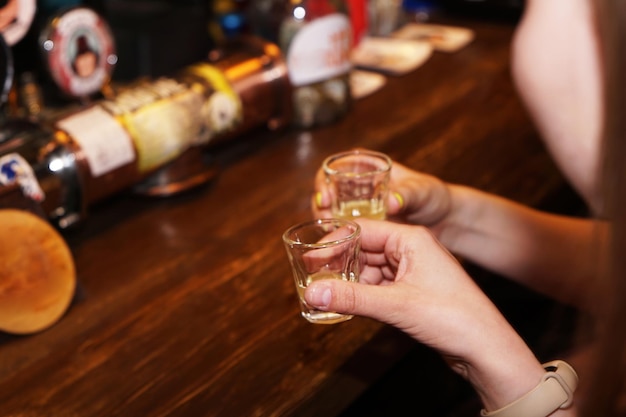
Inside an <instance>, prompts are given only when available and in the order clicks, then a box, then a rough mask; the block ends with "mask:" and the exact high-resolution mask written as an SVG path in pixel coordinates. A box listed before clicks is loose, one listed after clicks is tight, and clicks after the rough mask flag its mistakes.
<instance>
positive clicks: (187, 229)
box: [0, 20, 565, 417]
mask: <svg viewBox="0 0 626 417" xmlns="http://www.w3.org/2000/svg"><path fill="white" fill-rule="evenodd" d="M453 23H455V24H459V25H463V26H465V27H470V28H472V29H474V30H475V33H476V38H475V40H474V41H473V42H472V43H471V44H469V45H468V46H467V47H465V48H463V49H462V50H460V51H458V52H456V53H452V54H450V53H444V52H435V53H434V54H433V56H432V57H431V58H430V60H429V61H427V62H426V63H425V64H424V65H423V66H422V67H420V68H419V69H417V70H416V71H414V72H411V73H410V74H407V75H404V76H400V77H389V78H388V80H387V84H386V86H385V87H384V88H383V89H381V90H380V91H378V92H376V93H375V94H373V95H371V96H368V97H365V98H363V99H361V100H358V101H356V102H355V103H354V106H353V109H352V111H351V112H350V114H349V115H348V116H347V117H345V118H344V119H342V120H341V121H339V122H337V123H335V124H333V125H331V126H328V127H323V128H319V129H315V130H311V131H297V130H294V129H289V130H285V131H281V132H268V131H265V130H260V131H255V132H252V133H249V134H246V135H243V136H242V137H241V138H237V139H234V140H232V141H230V142H229V143H225V144H223V145H221V146H219V147H217V148H215V149H212V150H209V151H208V152H207V153H208V156H209V157H211V158H212V159H213V161H214V162H215V163H216V164H217V166H218V167H219V175H218V176H216V177H215V179H214V180H213V181H212V182H211V183H210V184H208V185H207V186H203V187H201V188H199V189H195V190H193V191H191V192H187V193H185V194H182V195H177V196H174V197H170V198H147V197H142V196H138V195H134V194H132V193H124V194H122V195H117V196H115V197H114V198H110V199H108V200H106V201H104V202H102V203H100V204H98V205H97V206H95V207H92V208H90V210H89V215H88V217H87V218H86V219H85V220H84V221H83V222H82V224H80V225H79V226H78V227H76V228H75V229H73V230H69V231H67V232H64V234H63V235H64V237H65V238H66V240H67V242H68V244H69V245H70V248H71V250H72V253H73V255H74V260H75V264H76V269H77V279H78V292H77V294H76V297H75V300H74V302H73V303H72V305H71V307H70V309H69V310H68V311H67V313H66V314H65V316H64V317H63V318H62V319H61V320H60V321H59V322H58V323H57V324H55V325H54V326H53V327H51V328H49V329H47V330H45V331H43V332H40V333H37V334H32V335H26V336H16V335H10V334H0V416H2V417H7V416H11V417H44V416H45V417H48V416H54V417H90V416H142V417H148V416H227V417H231V416H233V417H240V416H241V417H243V416H246V417H252V416H308V415H310V416H319V417H328V416H334V415H340V414H341V413H342V411H343V410H345V409H346V407H348V406H349V405H350V403H351V402H352V401H354V400H355V399H356V398H357V397H358V396H359V395H361V394H362V393H363V392H365V391H366V390H367V389H368V388H369V387H370V386H371V385H372V384H374V383H375V382H376V380H377V379H378V378H380V377H381V376H382V375H384V374H385V372H386V371H388V370H389V369H391V368H392V367H393V366H394V365H395V364H397V363H398V362H399V360H400V359H401V358H403V357H404V356H405V355H406V354H407V352H409V351H410V350H412V349H414V348H415V347H416V343H414V342H413V341H412V340H410V339H408V338H407V337H405V336H404V335H402V334H400V333H399V332H398V331H395V330H394V329H391V328H389V327H387V326H385V325H382V324H380V323H377V322H374V321H372V320H369V319H365V318H360V317H356V318H354V319H353V320H351V321H348V322H345V323H341V324H337V325H331V326H325V325H313V324H310V323H308V322H307V321H305V320H304V319H303V318H302V317H301V316H300V314H299V306H298V303H297V298H296V292H295V288H294V284H293V280H292V276H291V271H290V268H289V263H288V261H287V258H286V254H285V250H284V248H283V246H282V242H281V234H282V233H283V231H284V230H285V229H286V228H287V227H289V226H290V225H292V224H294V223H296V222H300V221H303V220H307V219H309V218H310V216H311V214H310V207H309V203H310V197H311V194H312V190H313V177H314V174H315V172H316V170H317V169H318V167H319V166H320V164H321V163H322V160H323V159H324V158H325V157H326V156H327V155H329V154H331V153H333V152H337V151H340V150H345V149H349V148H352V147H366V148H371V149H376V150H379V151H382V152H385V153H387V154H389V155H390V156H391V157H392V158H393V159H394V160H397V161H399V162H401V163H403V164H406V165H408V166H410V167H412V168H415V169H420V170H423V171H425V172H429V173H432V174H435V175H438V176H440V177H442V178H443V179H445V180H447V181H452V182H457V183H463V184H468V185H472V186H476V187H480V188H482V189H485V190H488V191H491V192H496V193H499V194H502V195H504V196H506V197H510V198H512V199H515V200H517V201H521V202H524V203H528V204H530V205H533V206H541V205H543V204H545V203H546V201H549V200H550V199H553V198H554V196H557V195H559V193H560V192H561V191H562V190H563V189H564V187H565V184H564V182H563V179H562V177H561V176H560V174H559V173H558V171H557V169H556V168H555V166H554V165H553V163H552V162H551V159H550V158H549V156H548V155H547V154H546V152H545V150H544V147H543V145H542V143H541V142H540V140H539V138H538V136H537V133H536V131H535V129H534V127H533V126H532V124H531V122H530V120H529V118H528V115H527V113H526V112H525V110H524V108H523V106H522V105H521V103H520V102H519V100H518V97H517V95H516V93H515V91H514V89H513V85H512V81H511V75H510V64H509V61H510V59H509V58H510V41H511V37H512V34H513V29H514V24H512V23H503V22H493V21H491V22H489V21H474V20H463V21H460V22H456V21H455V22H453ZM443 394H445V393H443ZM419 395H420V394H419V391H418V392H416V393H415V394H414V396H415V397H414V398H413V401H414V403H415V404H420V403H421V402H427V401H429V400H432V399H429V398H420V397H419ZM411 415H414V416H419V415H421V414H420V410H419V408H418V409H415V410H411ZM424 415H427V414H424Z"/></svg>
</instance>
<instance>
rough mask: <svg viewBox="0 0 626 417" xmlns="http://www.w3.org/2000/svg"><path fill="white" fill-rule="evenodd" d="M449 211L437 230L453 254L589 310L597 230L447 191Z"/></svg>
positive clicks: (464, 190)
mask: <svg viewBox="0 0 626 417" xmlns="http://www.w3.org/2000/svg"><path fill="white" fill-rule="evenodd" d="M448 187H449V190H450V195H451V201H452V207H451V210H450V214H449V216H448V217H447V218H446V219H445V221H444V222H442V224H441V225H438V226H437V227H436V229H438V230H439V231H440V232H439V238H440V239H441V241H442V242H443V243H444V244H445V245H446V246H447V247H448V248H449V249H450V250H451V251H452V252H454V253H456V254H458V255H459V256H461V257H464V258H466V259H468V260H471V261H472V262H475V263H477V264H479V265H481V266H483V267H485V268H488V269H490V270H492V271H494V272H497V273H499V274H502V275H505V276H507V277H509V278H511V279H513V280H514V281H517V282H520V283H522V284H524V285H526V286H528V287H530V288H533V289H534V290H536V291H539V292H542V293H544V294H548V295H550V296H552V297H554V298H556V299H559V300H561V301H563V302H567V303H571V304H574V305H577V306H580V307H584V308H587V309H590V308H592V302H593V300H594V298H595V297H594V294H595V291H596V290H597V288H594V285H590V284H594V283H596V281H595V280H594V277H596V276H598V273H597V265H599V264H600V262H599V259H600V258H599V257H600V256H601V253H600V252H601V250H600V242H602V241H603V240H604V239H605V238H603V234H604V231H603V229H604V228H603V227H602V224H601V223H599V222H596V221H593V220H589V219H581V218H574V217H566V216H561V215H555V214H551V213H545V212H541V211H538V210H535V209H532V208H529V207H526V206H523V205H521V204H518V203H515V202H512V201H510V200H507V199H504V198H501V197H498V196H495V195H492V194H488V193H485V192H481V191H479V190H476V189H471V188H468V187H463V186H458V185H449V186H448Z"/></svg>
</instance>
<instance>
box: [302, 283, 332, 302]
mask: <svg viewBox="0 0 626 417" xmlns="http://www.w3.org/2000/svg"><path fill="white" fill-rule="evenodd" d="M331 296H332V293H331V291H330V288H329V287H328V286H326V285H323V284H320V285H312V286H310V287H309V288H308V289H307V291H306V293H305V298H306V301H307V302H308V303H309V304H312V305H314V306H316V307H328V305H329V304H330V299H331Z"/></svg>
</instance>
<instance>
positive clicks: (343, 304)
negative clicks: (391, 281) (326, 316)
mask: <svg viewBox="0 0 626 417" xmlns="http://www.w3.org/2000/svg"><path fill="white" fill-rule="evenodd" d="M389 288H390V287H380V286H377V285H367V284H359V283H356V282H347V281H341V280H322V281H316V282H313V283H311V284H310V285H309V286H308V288H307V289H306V291H305V293H304V299H305V300H306V302H307V303H308V304H309V305H311V306H313V307H315V308H317V309H319V310H323V311H334V312H337V313H343V314H353V315H357V316H365V317H370V318H373V319H378V320H380V319H382V316H384V312H385V311H386V310H387V309H389V306H388V304H389V303H388V302H386V300H387V299H394V298H393V297H391V298H388V297H385V296H383V294H381V292H384V291H385V290H387V289H389Z"/></svg>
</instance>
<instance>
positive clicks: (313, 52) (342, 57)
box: [287, 13, 352, 87]
mask: <svg viewBox="0 0 626 417" xmlns="http://www.w3.org/2000/svg"><path fill="white" fill-rule="evenodd" d="M351 31H352V29H351V27H350V20H349V19H348V17H347V16H345V15H343V14H341V13H333V14H330V15H327V16H324V17H320V18H318V19H315V20H313V21H312V22H310V23H308V24H306V25H304V26H303V27H302V28H301V29H300V30H299V31H298V32H297V33H296V35H295V36H294V38H293V39H292V40H291V43H290V44H289V49H288V52H287V66H288V68H289V77H290V79H291V82H292V84H293V85H294V86H296V87H299V86H303V85H307V84H312V83H315V82H319V81H323V80H326V79H329V78H333V77H336V76H338V75H342V74H345V73H347V72H349V71H350V68H351V63H350V47H351V43H352V33H351Z"/></svg>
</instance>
